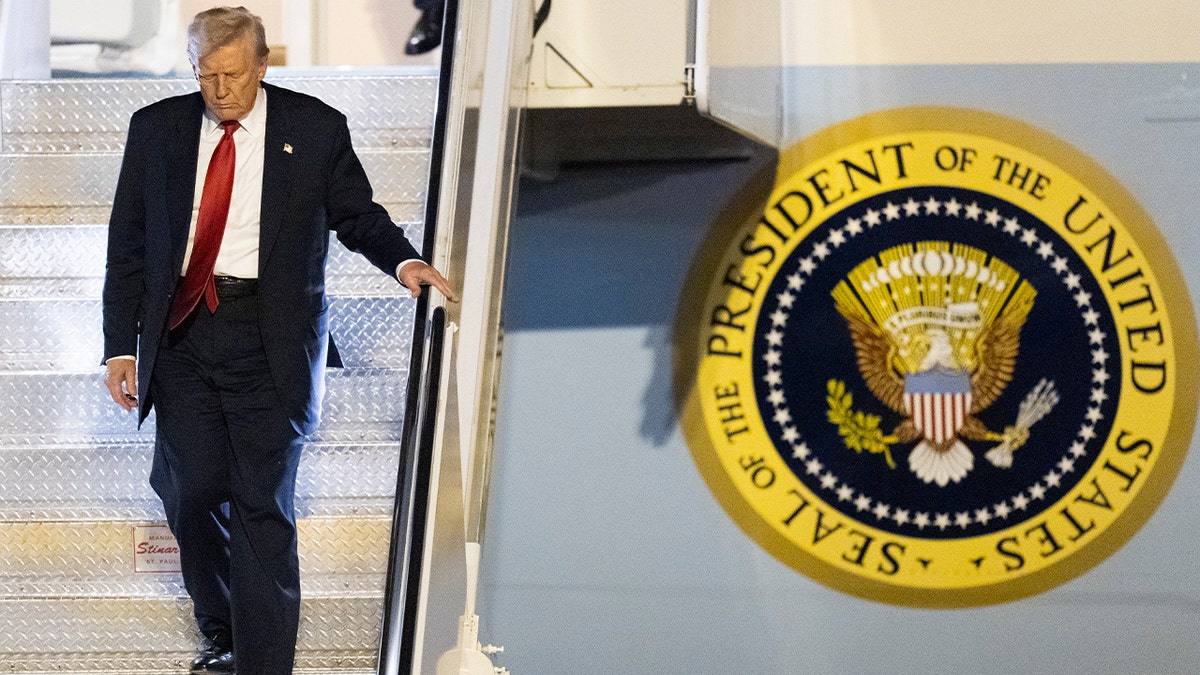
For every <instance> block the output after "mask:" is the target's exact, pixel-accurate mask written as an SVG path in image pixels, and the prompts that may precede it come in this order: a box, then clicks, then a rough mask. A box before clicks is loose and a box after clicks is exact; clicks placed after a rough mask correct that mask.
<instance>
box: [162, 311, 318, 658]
mask: <svg viewBox="0 0 1200 675" xmlns="http://www.w3.org/2000/svg"><path fill="white" fill-rule="evenodd" d="M259 325H260V324H259V316H258V297H257V296H255V295H250V296H246V297H235V298H222V299H221V301H220V303H219V305H218V306H217V310H216V312H215V313H212V314H210V313H209V311H208V308H207V307H206V306H205V304H204V302H203V301H201V303H200V305H199V307H198V308H197V309H196V311H195V312H193V313H192V315H191V316H190V317H189V318H188V319H186V320H185V322H184V323H183V324H181V325H180V326H179V327H178V328H176V329H175V330H174V331H172V332H171V334H170V335H169V336H168V338H167V339H166V340H164V341H163V345H162V346H161V347H160V349H159V354H158V358H157V363H156V365H155V368H154V373H153V375H152V378H153V379H152V382H151V393H152V396H153V398H152V401H153V405H154V410H155V414H156V417H157V436H156V439H155V441H156V442H155V452H154V464H153V467H152V469H151V474H150V484H151V486H152V487H153V488H154V491H155V492H156V493H157V494H158V496H159V497H160V498H161V499H162V503H163V508H164V511H165V512H166V516H167V522H168V524H169V525H170V528H171V531H172V532H173V533H174V535H175V538H176V539H177V540H178V542H179V552H180V561H181V564H182V568H183V581H184V585H185V587H186V588H187V591H188V595H190V596H191V598H192V603H193V606H194V611H195V615H196V622H197V624H198V626H199V628H200V631H201V632H202V633H204V634H205V635H206V636H208V637H209V638H213V637H214V636H222V635H223V636H225V637H227V636H229V635H232V647H233V652H234V660H235V664H236V667H237V670H238V672H239V673H248V674H250V673H253V674H254V675H275V674H286V673H291V672H292V666H293V661H294V658H295V648H296V634H297V630H298V626H299V615H300V569H299V560H298V556H297V549H296V521H295V514H294V497H295V484H296V469H297V466H298V464H299V460H300V448H301V438H300V436H299V435H298V434H297V433H296V431H295V429H294V428H293V426H292V423H291V421H290V420H289V419H288V417H287V415H286V414H284V412H283V409H282V407H281V405H280V402H279V396H278V394H277V392H276V390H275V385H274V383H273V381H272V379H271V374H270V372H269V370H268V367H267V360H266V355H265V353H264V351H263V346H262V338H261V334H260V328H259ZM218 639H220V638H218Z"/></svg>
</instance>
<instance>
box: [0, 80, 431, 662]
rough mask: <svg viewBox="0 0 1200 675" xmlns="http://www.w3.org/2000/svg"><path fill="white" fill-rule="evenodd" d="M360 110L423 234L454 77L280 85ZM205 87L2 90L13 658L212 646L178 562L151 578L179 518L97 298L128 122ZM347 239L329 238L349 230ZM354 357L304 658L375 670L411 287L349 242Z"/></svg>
mask: <svg viewBox="0 0 1200 675" xmlns="http://www.w3.org/2000/svg"><path fill="white" fill-rule="evenodd" d="M272 81H274V82H275V83H276V84H281V85H283V86H288V87H291V88H294V89H298V90H300V91H306V92H309V93H314V94H316V95H317V96H319V97H320V98H322V99H324V100H325V101H327V102H329V103H330V104H332V105H334V106H335V107H337V108H339V109H340V110H342V111H343V112H344V113H346V115H347V118H348V121H349V124H350V127H351V134H352V136H353V138H354V142H355V146H356V148H357V150H358V152H359V156H360V158H361V159H362V161H363V165H364V168H365V169H366V171H367V174H368V176H369V177H370V178H371V181H372V185H373V187H374V189H375V200H376V201H377V202H380V203H381V204H383V205H384V206H385V207H386V208H387V209H388V211H389V213H390V214H391V215H392V217H393V219H394V220H396V221H397V222H398V223H399V224H400V226H401V227H403V228H404V230H405V233H406V235H407V236H408V237H409V239H410V240H412V241H414V242H419V241H420V238H421V221H422V213H423V209H424V202H425V191H426V181H427V173H428V162H429V153H428V146H429V142H430V134H431V129H432V124H433V114H434V97H435V95H436V87H437V80H436V77H434V76H431V75H429V74H428V73H424V74H416V75H411V76H409V75H397V76H389V77H357V78H356V77H349V78H347V77H312V78H291V79H286V80H285V79H282V78H274V79H273V80H272ZM194 88H195V84H194V82H193V81H191V80H62V81H48V82H0V131H2V132H3V133H2V135H0V138H2V144H0V485H3V486H4V490H2V491H0V672H5V673H21V674H23V675H34V674H42V673H123V674H127V673H131V672H138V673H151V674H153V673H177V672H181V671H182V665H183V664H186V663H187V662H188V661H189V660H190V658H191V656H192V654H193V651H194V649H195V645H196V644H197V643H198V640H199V636H198V635H197V634H196V631H195V627H194V622H193V620H192V618H191V608H190V604H189V601H187V599H186V594H185V593H184V590H183V588H182V585H181V582H180V580H179V578H178V575H177V574H175V573H169V572H168V573H146V572H138V571H135V569H134V565H133V559H134V555H133V548H134V528H135V526H139V525H161V523H162V509H161V505H160V504H159V502H158V500H157V498H156V497H155V496H154V494H153V491H152V490H151V489H150V487H149V485H148V484H147V475H148V473H149V466H150V459H151V457H152V454H153V439H154V415H153V414H151V416H150V418H149V419H148V420H147V421H146V424H144V425H143V426H142V428H141V429H140V430H139V429H138V428H137V426H136V424H135V419H134V417H133V416H132V415H130V414H126V413H124V412H123V411H121V410H120V409H118V408H117V407H116V406H115V405H113V403H112V402H111V400H109V399H108V396H107V393H106V392H105V390H104V389H103V386H102V381H101V369H100V365H99V362H100V358H101V351H102V337H101V325H100V321H101V316H100V315H101V308H100V300H99V298H100V291H101V287H102V284H103V276H104V256H105V248H106V246H107V228H106V226H105V223H106V222H107V220H108V215H109V210H110V208H111V200H112V191H113V188H114V185H115V181H116V173H117V170H118V167H119V165H120V153H121V150H122V146H123V143H124V136H125V128H126V124H127V121H128V117H129V114H130V113H131V112H132V111H133V110H135V109H137V108H138V107H141V106H142V105H145V104H146V103H149V102H151V101H153V100H156V99H159V98H162V97H164V96H169V95H174V94H177V93H183V92H187V91H192V90H194ZM331 238H332V235H331ZM332 239H333V240H332V241H331V244H330V260H329V266H328V268H327V269H328V278H327V290H328V292H329V295H330V325H331V330H332V332H333V334H334V336H335V339H336V341H337V344H338V347H339V351H340V353H341V355H342V358H343V360H344V362H345V363H346V365H347V368H345V369H336V370H330V371H328V374H327V391H326V396H325V406H324V411H325V414H324V420H323V423H322V425H321V427H320V428H319V430H318V431H317V432H316V433H315V434H313V436H312V437H310V438H308V439H306V441H307V442H306V445H305V448H304V452H303V454H302V457H301V464H300V471H299V475H298V478H297V515H298V517H299V518H300V519H299V521H298V527H299V537H300V556H301V574H302V584H303V593H304V597H305V600H304V602H303V606H302V619H301V630H300V639H299V643H298V654H297V672H305V671H308V672H322V673H344V674H346V675H349V674H351V673H353V674H355V675H365V674H366V673H370V672H374V664H375V652H376V648H377V644H378V640H379V634H378V631H379V623H380V620H381V604H382V597H383V579H384V574H385V571H386V568H387V549H388V538H389V533H390V528H391V509H392V501H393V495H394V491H395V485H396V471H397V467H398V465H399V455H400V452H401V448H400V444H399V435H400V432H401V423H402V420H403V416H404V405H405V391H406V386H407V378H408V359H409V351H410V344H411V335H412V331H413V311H414V308H415V303H414V301H413V300H412V299H411V298H409V297H408V293H407V291H406V290H405V289H404V288H402V287H401V286H400V285H399V284H398V282H397V281H396V280H395V279H394V278H392V277H389V276H388V275H386V274H383V273H381V272H380V271H379V270H377V269H375V268H374V267H372V266H371V265H370V264H369V263H368V262H366V261H365V260H364V259H363V258H361V256H358V255H356V254H353V253H351V252H349V251H346V250H345V249H344V248H343V247H342V246H341V245H340V244H338V243H337V242H336V238H332Z"/></svg>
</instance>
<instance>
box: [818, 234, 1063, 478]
mask: <svg viewBox="0 0 1200 675" xmlns="http://www.w3.org/2000/svg"><path fill="white" fill-rule="evenodd" d="M832 295H833V299H834V303H835V305H836V307H837V310H838V312H839V313H840V314H841V315H842V317H844V318H845V320H846V323H847V325H848V327H849V330H850V335H851V338H852V339H853V342H854V348H855V352H856V354H857V362H858V369H859V372H860V374H861V375H862V378H863V380H864V381H865V383H866V385H867V388H868V389H870V391H871V393H872V394H874V395H875V397H876V398H877V399H879V401H880V402H882V403H883V404H884V405H886V406H887V407H889V408H891V409H892V410H893V411H895V412H896V413H898V414H899V415H900V416H902V417H903V418H904V419H903V421H902V422H900V424H899V425H897V426H896V428H895V429H894V430H893V431H892V432H891V433H890V434H886V435H885V434H884V433H883V431H882V430H881V429H879V422H880V418H879V417H877V416H874V415H867V414H864V413H862V412H854V411H853V410H852V409H851V405H852V398H851V395H850V394H849V393H848V392H847V387H846V385H845V383H843V382H841V381H838V380H831V381H830V382H829V385H828V387H829V392H828V393H829V396H828V398H827V401H828V403H829V410H828V419H829V421H830V422H831V423H833V424H836V425H837V426H838V431H839V434H840V435H841V437H842V439H843V441H844V442H845V444H846V446H847V447H848V448H850V449H853V450H856V451H858V452H862V451H863V450H864V449H865V450H868V451H870V452H875V453H885V454H886V456H887V458H888V463H889V464H892V460H891V452H890V447H891V446H892V445H896V444H907V443H912V442H914V441H916V445H915V446H913V448H912V450H911V451H910V452H909V455H908V466H909V469H911V470H912V472H913V473H914V474H916V475H917V477H918V478H920V479H921V480H923V481H924V482H926V483H935V484H937V485H938V486H939V487H945V486H946V485H948V484H949V483H952V482H953V483H958V482H959V481H961V480H962V479H963V478H964V477H965V476H966V475H967V474H968V473H969V472H970V471H971V470H972V469H973V468H974V466H975V458H974V455H973V453H972V451H971V449H970V448H969V447H968V446H967V444H966V443H964V442H963V441H964V439H965V440H969V441H986V442H993V443H996V445H994V446H993V447H992V448H991V449H989V450H988V451H987V452H986V454H985V457H986V458H987V459H988V461H990V462H991V463H992V464H994V465H995V466H997V467H1001V468H1008V467H1010V466H1012V462H1013V453H1014V451H1015V450H1017V449H1019V448H1020V447H1022V446H1023V445H1024V444H1025V442H1026V441H1027V440H1028V439H1029V434H1030V427H1032V426H1033V424H1034V423H1036V422H1037V421H1038V420H1040V419H1041V418H1042V417H1044V416H1045V415H1046V414H1048V413H1049V412H1050V411H1051V409H1053V408H1054V406H1055V405H1056V404H1057V403H1058V393H1057V391H1056V390H1055V388H1054V383H1053V382H1051V381H1047V380H1044V379H1043V380H1042V381H1041V382H1039V383H1038V384H1037V385H1036V386H1035V387H1034V388H1033V389H1032V390H1031V391H1030V392H1029V393H1028V394H1027V395H1026V397H1025V399H1024V401H1023V402H1022V403H1021V406H1020V409H1019V412H1018V415H1017V419H1016V420H1015V422H1014V423H1013V424H1011V425H1009V426H1007V427H1006V428H1005V429H1004V431H1003V432H1002V433H997V432H995V431H992V430H989V429H988V428H987V427H986V426H985V425H984V423H983V422H981V421H980V420H979V418H978V417H976V415H978V414H979V413H980V411H982V410H985V409H986V408H987V407H988V406H990V405H992V404H993V403H994V402H995V401H996V399H998V398H999V397H1000V395H1001V394H1003V393H1004V391H1005V389H1006V388H1007V387H1008V384H1009V382H1010V381H1011V380H1012V376H1013V372H1014V369H1015V367H1016V362H1017V355H1018V353H1019V351H1020V337H1021V328H1022V326H1024V324H1025V320H1026V317H1027V316H1028V314H1029V311H1030V310H1031V309H1032V308H1033V302H1034V299H1035V297H1036V296H1037V291H1036V290H1035V289H1034V288H1033V286H1032V285H1031V284H1030V283H1029V282H1028V281H1026V280H1024V279H1022V278H1021V276H1020V275H1019V274H1018V273H1017V272H1016V271H1015V270H1014V269H1013V268H1011V267H1009V266H1008V265H1007V264H1005V263H1004V262H1003V261H1001V260H999V259H997V258H995V257H993V256H990V255H989V254H987V253H985V252H983V251H981V250H979V249H976V248H972V247H970V246H966V245H963V244H951V243H949V242H944V241H926V242H918V243H915V244H903V245H900V246H896V247H893V248H890V249H887V250H885V251H882V252H881V253H879V254H878V255H877V256H875V257H872V258H868V259H867V260H865V261H863V262H862V263H860V264H858V265H857V266H856V267H855V268H854V269H852V270H851V271H850V273H849V274H848V275H847V276H846V278H845V279H843V280H842V281H841V282H839V283H838V284H837V286H836V287H835V288H834V289H833V291H832Z"/></svg>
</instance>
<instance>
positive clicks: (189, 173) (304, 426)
mask: <svg viewBox="0 0 1200 675" xmlns="http://www.w3.org/2000/svg"><path fill="white" fill-rule="evenodd" d="M263 87H265V88H266V90H267V127H266V138H265V142H264V143H265V144H264V155H265V156H264V158H263V196H262V210H261V217H260V219H261V225H260V227H261V230H260V235H259V254H258V276H259V286H258V287H259V294H258V299H259V303H260V316H261V322H262V337H263V347H264V349H265V351H266V356H267V361H268V365H269V367H270V370H271V376H272V378H273V379H274V384H275V386H276V388H277V389H278V391H279V394H280V398H281V399H282V402H283V406H284V409H285V412H286V413H287V414H288V416H289V417H290V418H291V420H292V423H293V425H295V426H296V428H297V430H298V431H299V432H300V433H311V432H312V431H313V430H314V429H315V428H316V426H317V423H318V421H319V420H318V418H319V415H320V405H321V397H322V394H323V391H324V377H323V375H324V370H323V369H324V366H325V364H326V358H327V350H328V348H329V347H328V345H329V340H328V317H327V310H328V304H327V301H326V298H325V260H326V257H327V254H328V249H329V231H330V230H333V231H334V232H336V233H337V237H338V240H339V241H341V242H342V244H343V245H345V246H346V247H348V248H350V249H351V250H354V251H358V252H360V253H362V254H363V255H365V256H366V257H367V258H368V259H369V260H370V261H371V263H372V264H374V265H375V266H376V267H379V268H380V269H381V270H383V271H384V272H386V273H387V274H388V275H390V276H394V275H395V270H396V266H397V265H398V264H400V263H401V262H402V261H404V260H407V259H410V258H417V257H419V254H418V253H417V251H416V250H415V249H414V248H413V247H412V245H410V244H409V243H408V241H407V240H406V239H405V237H404V234H403V231H402V230H401V229H400V228H399V227H397V226H396V225H395V224H394V223H393V222H392V221H391V219H390V218H389V216H388V214H387V212H386V211H385V210H384V209H383V207H381V206H380V205H378V204H376V203H375V202H374V201H372V196H371V186H370V184H369V182H368V181H367V176H366V174H365V173H364V172H363V168H362V164H361V163H360V162H359V160H358V157H357V156H356V155H355V154H354V150H353V149H352V147H351V145H350V132H349V129H348V128H347V126H346V118H345V116H344V115H342V114H341V113H340V112H338V111H336V110H334V109H333V108H331V107H329V106H328V105H326V104H324V103H322V102H321V101H319V100H317V99H315V98H313V97H311V96H307V95H305V94H300V93H297V92H294V91H290V90H287V89H281V88H279V87H275V86H272V85H269V84H265V83H264V84H263ZM203 112H204V101H203V99H202V98H201V97H200V94H199V92H197V93H194V94H188V95H185V96H176V97H172V98H168V99H164V100H162V101H159V102H157V103H153V104H151V105H149V106H146V107H145V108H142V109H141V110H138V111H137V112H136V113H134V115H133V117H132V118H131V120H130V123H129V138H128V140H127V142H126V146H125V156H124V160H123V161H122V163H121V173H120V177H119V179H118V181H117V189H116V195H115V197H114V199H113V210H112V218H111V219H110V221H109V233H108V268H107V273H106V275H105V280H104V358H105V359H108V358H110V357H112V356H118V355H122V354H137V355H138V392H139V393H140V398H141V400H140V403H139V407H140V409H139V418H138V420H139V423H140V422H141V421H143V420H145V418H146V415H147V414H149V411H150V406H151V405H153V401H152V400H151V397H150V381H151V378H152V377H153V372H154V361H155V356H156V355H157V353H158V348H159V344H160V343H161V342H162V340H163V339H164V337H165V334H166V320H167V310H168V307H169V305H170V301H171V297H172V294H173V293H174V292H175V287H176V283H177V281H178V279H179V276H180V272H181V270H182V268H183V256H184V251H185V248H186V245H187V233H188V227H189V224H190V221H191V215H192V202H193V196H194V192H195V182H196V160H197V151H198V148H199V144H200V127H201V118H202V115H203ZM285 145H287V146H289V147H290V148H291V152H286V151H285V150H284V147H285Z"/></svg>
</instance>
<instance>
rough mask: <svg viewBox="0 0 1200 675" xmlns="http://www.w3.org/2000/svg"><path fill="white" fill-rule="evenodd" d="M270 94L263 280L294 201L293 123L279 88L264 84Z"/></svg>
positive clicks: (262, 219) (262, 228) (261, 245)
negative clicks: (284, 220)
mask: <svg viewBox="0 0 1200 675" xmlns="http://www.w3.org/2000/svg"><path fill="white" fill-rule="evenodd" d="M263 87H264V88H265V89H266V90H267V132H266V135H265V136H264V137H263V191H262V207H261V210H260V213H259V226H258V227H259V234H258V273H259V277H260V278H261V277H262V276H263V270H264V269H265V268H266V264H267V260H268V259H269V258H270V256H271V249H272V247H274V245H275V240H276V239H277V238H278V237H279V229H280V227H282V226H283V218H284V212H285V210H286V207H287V204H288V202H289V201H290V199H291V189H292V162H291V161H290V160H291V158H292V153H291V148H292V143H294V142H295V139H294V138H292V122H291V119H290V118H289V117H288V115H287V110H286V108H285V106H284V105H283V101H282V100H281V99H283V98H284V96H285V95H284V94H283V93H281V92H280V90H279V88H278V87H273V86H271V85H269V84H265V83H264V84H263Z"/></svg>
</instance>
